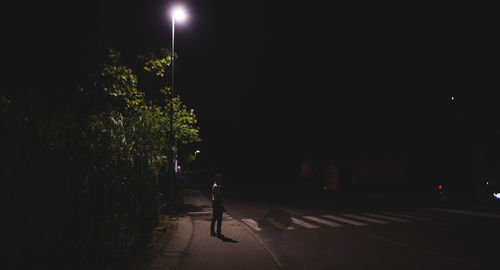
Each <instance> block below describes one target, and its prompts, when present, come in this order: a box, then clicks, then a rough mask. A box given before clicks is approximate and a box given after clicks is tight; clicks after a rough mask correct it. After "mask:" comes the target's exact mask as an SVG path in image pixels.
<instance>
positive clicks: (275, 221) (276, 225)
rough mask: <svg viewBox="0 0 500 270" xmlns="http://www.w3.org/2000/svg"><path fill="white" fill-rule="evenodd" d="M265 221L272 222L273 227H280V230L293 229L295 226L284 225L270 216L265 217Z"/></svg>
mask: <svg viewBox="0 0 500 270" xmlns="http://www.w3.org/2000/svg"><path fill="white" fill-rule="evenodd" d="M266 221H267V222H269V223H270V224H272V225H273V226H274V227H276V228H278V229H280V230H294V229H295V228H294V227H292V226H288V227H286V226H285V224H283V223H281V222H280V221H279V220H276V219H274V218H272V217H268V218H266Z"/></svg>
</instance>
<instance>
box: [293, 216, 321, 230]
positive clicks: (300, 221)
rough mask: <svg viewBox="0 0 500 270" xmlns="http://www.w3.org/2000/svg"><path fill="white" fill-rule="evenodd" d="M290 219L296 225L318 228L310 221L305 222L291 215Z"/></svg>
mask: <svg viewBox="0 0 500 270" xmlns="http://www.w3.org/2000/svg"><path fill="white" fill-rule="evenodd" d="M291 219H292V222H293V223H295V224H297V225H300V226H302V227H305V228H308V229H316V228H319V227H318V226H316V225H313V224H311V223H307V222H305V221H302V220H300V219H297V218H294V217H291Z"/></svg>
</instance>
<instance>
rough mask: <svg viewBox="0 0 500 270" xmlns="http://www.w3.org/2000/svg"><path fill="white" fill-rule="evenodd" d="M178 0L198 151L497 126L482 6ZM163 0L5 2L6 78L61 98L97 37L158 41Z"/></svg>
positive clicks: (433, 137)
mask: <svg viewBox="0 0 500 270" xmlns="http://www.w3.org/2000/svg"><path fill="white" fill-rule="evenodd" d="M179 2H183V3H184V4H185V6H186V7H188V8H189V13H190V18H189V21H188V23H187V24H186V25H182V26H181V25H178V26H177V28H176V50H177V53H178V54H179V60H178V61H177V62H176V92H177V93H179V94H180V95H181V96H182V98H183V100H184V102H185V103H186V104H187V105H188V106H189V107H191V108H193V109H195V112H196V113H197V116H198V119H199V126H200V129H201V137H202V138H203V142H202V143H201V144H200V145H199V148H200V149H201V150H202V153H204V154H205V153H206V155H207V158H208V157H210V159H214V160H216V159H217V160H225V161H226V162H227V161H230V160H232V161H234V160H241V161H244V162H246V163H248V164H255V163H256V160H263V161H267V164H272V163H273V161H275V160H277V159H282V158H287V157H297V158H299V159H300V158H302V157H314V156H327V157H329V156H331V157H332V158H334V159H336V158H342V157H343V156H346V155H365V154H366V155H374V156H377V155H378V156H386V155H389V156H390V155H395V156H411V155H415V154H417V153H418V154H422V152H425V153H428V151H430V150H432V149H436V147H439V146H442V144H443V142H451V141H452V140H451V139H449V138H450V136H451V137H456V136H455V135H456V134H457V130H458V133H459V134H465V133H466V134H477V133H480V132H477V131H478V127H479V128H481V129H483V128H484V130H487V129H489V127H491V126H493V125H495V124H493V123H494V121H495V119H496V118H495V117H496V115H497V114H496V111H497V110H498V109H497V107H498V106H497V105H496V102H495V99H494V98H493V97H495V96H496V95H494V93H495V92H494V91H496V90H497V89H498V83H497V80H496V78H497V76H498V75H497V72H498V70H497V69H495V68H494V67H495V66H496V63H498V61H497V60H498V52H497V51H498V50H494V48H498V42H497V41H496V31H494V29H493V26H494V25H495V22H494V21H493V17H492V16H490V15H489V14H488V12H487V11H488V9H487V8H485V7H472V6H457V5H455V4H453V5H447V6H445V5H443V6H437V5H428V6H427V5H409V4H408V5H396V6H395V5H386V6H383V5H379V4H376V5H375V4H372V5H368V6H367V5H361V4H352V5H349V6H347V5H339V4H332V3H331V2H328V3H327V2H320V1H318V2H314V1H312V2H310V1H307V2H302V3H292V2H293V1H286V2H284V3H285V4H278V3H275V4H269V3H267V1H218V0H189V1H179ZM170 3H172V2H171V1H170V2H169V1H132V0H126V1H124V0H121V1H118V0H111V1H82V2H80V3H75V2H74V1H58V2H51V3H45V2H34V3H26V2H23V3H19V4H16V5H17V6H15V7H9V10H11V12H10V13H11V14H15V16H12V18H10V19H5V18H4V20H6V21H5V22H4V27H5V26H7V27H6V33H7V36H8V37H9V38H7V39H5V40H4V42H5V44H4V45H7V48H6V49H5V50H4V52H7V54H8V55H9V56H13V57H9V60H11V61H7V62H6V63H7V64H8V65H11V66H13V67H14V69H15V70H16V71H17V72H16V76H13V77H12V78H13V79H14V80H25V77H26V74H25V72H26V71H28V70H29V71H31V72H33V73H32V74H31V75H30V77H31V78H32V80H27V81H26V80H25V81H26V84H27V85H40V84H42V85H44V86H45V87H44V88H43V89H45V91H49V92H51V93H53V94H54V95H55V96H56V97H61V98H62V97H63V96H64V89H61V88H60V87H58V86H59V85H65V84H63V83H62V82H68V81H69V82H72V81H75V82H77V81H78V79H80V78H81V76H84V75H85V71H86V70H85V68H86V66H85V63H87V62H88V59H92V56H93V55H94V54H95V53H96V51H97V50H98V49H100V48H101V47H102V46H103V45H104V44H112V45H114V46H116V47H118V48H119V49H120V50H122V51H123V53H124V54H125V55H135V54H136V53H137V52H138V51H141V50H148V49H155V48H158V47H160V46H166V47H170V42H171V41H170V37H171V36H170V27H171V26H170V22H169V21H168V20H167V18H166V16H165V14H166V9H167V8H168V6H169V4H170ZM4 11H7V9H5V10H4ZM26 62H28V63H30V65H29V68H27V67H26V65H25V63H26ZM12 91H15V90H12ZM452 96H453V97H455V100H454V101H452V100H451V97H452ZM464 119H465V120H464ZM467 121H468V122H467ZM470 123H473V125H469V124H470ZM457 128H458V129H457ZM467 136H468V135H467ZM456 140H458V141H460V139H456ZM423 149H425V150H423ZM249 166H253V165H249Z"/></svg>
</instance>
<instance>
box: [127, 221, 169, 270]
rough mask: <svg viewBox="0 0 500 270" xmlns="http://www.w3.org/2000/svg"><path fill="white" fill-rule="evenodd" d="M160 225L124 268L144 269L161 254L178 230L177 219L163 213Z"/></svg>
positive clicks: (129, 269) (130, 269) (131, 269)
mask: <svg viewBox="0 0 500 270" xmlns="http://www.w3.org/2000/svg"><path fill="white" fill-rule="evenodd" d="M159 223H160V224H159V225H158V226H157V227H156V228H155V229H154V230H153V232H152V234H151V239H150V241H149V243H148V244H147V245H146V246H143V247H141V248H139V249H138V250H137V252H135V253H134V255H133V256H131V257H130V258H129V259H128V260H127V263H126V265H124V266H123V268H122V269H126V270H143V269H147V268H148V266H149V265H150V264H151V263H152V262H153V261H154V259H155V258H156V257H157V256H158V255H160V254H161V252H162V251H163V249H164V248H165V246H166V245H167V243H168V241H170V239H171V238H172V236H173V235H174V234H175V232H176V231H177V225H178V223H177V220H170V219H169V217H168V215H162V216H160V218H159Z"/></svg>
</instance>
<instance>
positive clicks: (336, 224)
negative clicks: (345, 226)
mask: <svg viewBox="0 0 500 270" xmlns="http://www.w3.org/2000/svg"><path fill="white" fill-rule="evenodd" d="M303 218H306V219H309V220H312V221H314V222H317V223H320V224H324V225H327V226H330V227H341V226H342V225H340V224H338V223H335V222H331V221H327V220H324V219H321V218H317V217H313V216H303Z"/></svg>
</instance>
